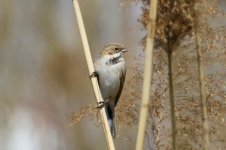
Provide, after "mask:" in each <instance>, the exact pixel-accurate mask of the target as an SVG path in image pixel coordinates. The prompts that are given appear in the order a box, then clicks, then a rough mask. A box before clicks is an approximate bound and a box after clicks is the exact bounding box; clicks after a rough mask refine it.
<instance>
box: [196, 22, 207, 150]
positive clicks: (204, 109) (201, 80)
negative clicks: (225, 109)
mask: <svg viewBox="0 0 226 150" xmlns="http://www.w3.org/2000/svg"><path fill="white" fill-rule="evenodd" d="M194 30H195V44H196V51H197V57H198V75H199V87H200V102H201V111H202V125H203V144H204V150H208V149H209V129H208V116H207V107H206V92H205V79H204V71H203V69H204V68H203V64H202V52H201V48H200V38H199V33H198V31H197V30H198V27H197V21H196V24H195V27H194Z"/></svg>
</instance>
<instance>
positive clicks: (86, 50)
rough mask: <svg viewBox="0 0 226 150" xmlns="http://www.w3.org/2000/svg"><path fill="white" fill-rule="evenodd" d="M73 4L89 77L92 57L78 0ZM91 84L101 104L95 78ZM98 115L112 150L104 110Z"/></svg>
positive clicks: (111, 141)
mask: <svg viewBox="0 0 226 150" xmlns="http://www.w3.org/2000/svg"><path fill="white" fill-rule="evenodd" d="M73 4H74V9H75V14H76V18H77V22H78V27H79V31H80V35H81V39H82V44H83V47H84V53H85V57H86V61H87V65H88V70H89V73H90V75H91V74H92V73H93V72H94V66H93V61H92V57H91V53H90V48H89V44H88V40H87V36H86V31H85V27H84V23H83V19H82V15H81V11H80V7H79V3H78V0H73ZM91 82H92V85H93V90H94V93H95V96H96V100H97V102H102V101H103V98H102V95H101V92H100V88H99V85H98V82H97V78H96V77H95V78H91ZM100 114H101V120H102V125H103V128H104V133H105V137H106V140H107V144H108V149H110V150H114V149H115V146H114V142H113V138H112V136H111V132H110V128H109V125H108V121H107V116H106V112H105V109H101V110H100Z"/></svg>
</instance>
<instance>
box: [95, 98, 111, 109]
mask: <svg viewBox="0 0 226 150" xmlns="http://www.w3.org/2000/svg"><path fill="white" fill-rule="evenodd" d="M109 100H110V99H107V100H105V101H101V102H98V103H97V107H96V108H97V109H99V110H101V109H102V108H103V107H104V106H105V105H106V104H107V103H108V101H109Z"/></svg>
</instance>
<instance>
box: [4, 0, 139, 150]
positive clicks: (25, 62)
mask: <svg viewBox="0 0 226 150" xmlns="http://www.w3.org/2000/svg"><path fill="white" fill-rule="evenodd" d="M80 5H81V6H80V7H81V11H82V13H83V14H82V15H83V18H84V23H85V26H86V30H87V35H88V40H89V42H90V47H91V50H92V52H91V53H92V55H93V58H94V60H95V58H96V57H97V56H98V53H99V51H100V50H101V49H102V47H103V46H104V45H105V44H106V43H109V42H120V43H122V44H124V45H125V46H126V47H127V49H128V50H129V54H128V55H127V56H126V57H127V58H126V59H127V62H128V63H127V66H128V68H130V66H133V65H134V64H135V61H134V57H136V56H137V55H138V54H139V53H140V51H141V47H139V43H140V39H141V38H142V37H143V33H142V31H141V30H140V27H141V26H140V25H139V23H138V22H137V18H138V16H139V15H140V13H141V9H140V7H139V4H138V5H127V6H122V3H121V1H120V0H115V1H111V0H107V1H106V0H92V1H88V0H82V1H80ZM0 22H1V27H0V150H58V149H59V150H63V149H65V150H72V149H73V150H74V149H76V150H79V149H106V148H107V146H106V141H105V138H104V133H103V130H102V128H101V127H96V126H95V124H94V123H92V121H90V120H89V119H88V118H85V119H84V120H82V121H81V122H80V123H79V124H76V125H74V126H68V124H69V121H68V119H67V114H70V113H71V112H78V111H79V110H80V109H81V108H82V107H84V106H87V105H96V100H95V97H94V93H93V90H92V86H91V82H90V81H89V79H88V76H89V74H88V69H87V64H86V61H85V56H84V53H83V48H82V44H81V39H80V35H79V32H78V26H77V22H76V19H75V14H74V8H73V4H72V1H71V0H67V1H66V0H64V1H62V0H39V1H37V0H29V1H27V0H11V1H9V0H2V1H0ZM128 71H129V72H132V69H128ZM128 76H130V73H128ZM127 78H128V77H127ZM123 143H124V144H123ZM120 145H122V148H123V147H124V148H129V147H131V146H130V144H128V142H125V141H121V142H120Z"/></svg>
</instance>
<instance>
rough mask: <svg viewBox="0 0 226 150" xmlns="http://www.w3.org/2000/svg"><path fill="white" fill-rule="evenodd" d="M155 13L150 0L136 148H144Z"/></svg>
mask: <svg viewBox="0 0 226 150" xmlns="http://www.w3.org/2000/svg"><path fill="white" fill-rule="evenodd" d="M156 15H157V0H151V2H150V9H149V19H150V20H149V24H148V36H147V40H146V50H145V66H144V81H143V95H142V102H141V110H140V119H139V126H138V134H137V142H136V150H143V149H144V137H145V128H146V120H147V116H148V108H149V103H150V92H151V78H152V55H153V47H154V37H155V24H156Z"/></svg>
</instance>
